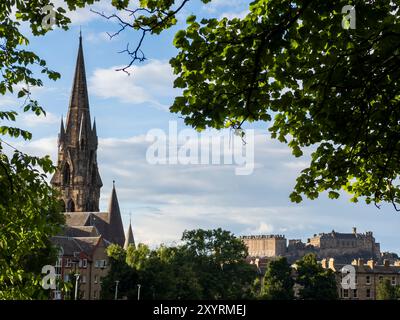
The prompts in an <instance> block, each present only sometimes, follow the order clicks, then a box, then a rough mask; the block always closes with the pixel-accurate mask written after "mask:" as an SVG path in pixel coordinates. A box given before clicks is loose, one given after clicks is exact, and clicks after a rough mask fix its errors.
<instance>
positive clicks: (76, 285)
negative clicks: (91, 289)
mask: <svg viewBox="0 0 400 320" xmlns="http://www.w3.org/2000/svg"><path fill="white" fill-rule="evenodd" d="M78 282H79V273H75V300H78Z"/></svg>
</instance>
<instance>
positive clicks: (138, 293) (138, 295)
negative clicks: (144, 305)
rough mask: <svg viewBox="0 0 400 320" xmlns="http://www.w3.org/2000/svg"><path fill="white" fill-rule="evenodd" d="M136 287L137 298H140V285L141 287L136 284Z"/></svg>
mask: <svg viewBox="0 0 400 320" xmlns="http://www.w3.org/2000/svg"><path fill="white" fill-rule="evenodd" d="M137 287H138V292H137V299H138V300H140V287H141V285H140V284H138V285H137Z"/></svg>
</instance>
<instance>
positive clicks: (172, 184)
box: [0, 0, 400, 252]
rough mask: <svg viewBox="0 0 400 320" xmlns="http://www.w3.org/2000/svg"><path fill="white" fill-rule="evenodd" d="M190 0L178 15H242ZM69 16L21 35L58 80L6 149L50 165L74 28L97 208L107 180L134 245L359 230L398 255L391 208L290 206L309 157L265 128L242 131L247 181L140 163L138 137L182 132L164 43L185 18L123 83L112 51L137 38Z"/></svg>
mask: <svg viewBox="0 0 400 320" xmlns="http://www.w3.org/2000/svg"><path fill="white" fill-rule="evenodd" d="M58 2H60V1H58ZM108 2H109V1H101V2H100V4H97V5H95V6H94V8H95V9H96V10H99V11H105V12H106V13H109V12H111V11H110V6H109V5H108V4H107V3H108ZM192 2H193V4H191V5H190V6H188V7H187V8H186V9H185V12H183V13H182V15H181V16H184V15H186V14H188V13H189V14H190V13H194V14H196V15H197V16H199V17H202V16H213V17H222V16H228V17H233V16H242V15H243V14H244V13H245V10H246V2H244V1H240V0H231V1H227V0H215V1H213V2H212V3H211V4H209V5H207V6H203V5H202V4H201V3H200V1H192ZM71 18H72V21H73V23H72V25H71V28H70V30H69V31H63V30H54V31H52V32H50V33H48V34H47V35H46V36H45V37H30V39H31V44H30V49H32V50H33V51H35V52H37V53H38V54H39V55H40V56H41V57H42V58H44V59H45V60H47V62H48V64H49V66H50V67H51V68H53V69H55V70H57V71H59V72H60V73H61V74H62V78H61V80H59V81H57V82H53V81H49V80H45V81H44V84H45V85H44V87H43V88H38V89H36V88H35V89H33V92H34V96H35V98H37V99H39V101H40V102H41V103H42V105H43V106H44V108H45V109H46V110H47V112H48V115H47V117H46V118H41V119H35V118H34V117H33V116H32V115H21V117H20V120H19V124H20V125H21V126H23V127H24V128H26V129H29V130H30V131H31V132H32V133H33V140H32V141H31V142H30V143H24V142H21V141H10V142H11V143H13V144H14V145H16V146H17V147H18V148H20V149H22V150H23V151H26V152H30V153H34V154H37V155H44V154H50V155H51V157H52V159H53V160H54V161H56V151H57V150H56V148H57V144H56V137H57V134H58V131H59V123H60V118H61V116H62V115H64V117H65V115H66V113H67V108H68V99H69V94H70V90H71V85H72V77H73V72H74V66H75V60H76V54H77V46H78V36H79V28H80V26H82V33H83V40H84V53H85V62H86V72H87V79H88V83H89V95H90V105H91V115H92V119H93V118H94V117H95V118H96V122H97V132H98V135H99V139H100V141H99V150H98V161H99V166H100V174H101V176H102V179H103V183H104V186H103V188H102V196H101V210H106V209H107V202H108V198H109V194H110V192H111V186H112V180H116V186H117V192H118V197H119V201H120V207H121V211H122V214H123V220H124V222H125V225H126V224H127V223H128V221H129V214H130V213H131V214H132V226H133V231H134V234H135V237H136V241H139V242H145V243H149V244H151V245H154V244H159V243H160V242H165V243H171V242H173V241H177V240H179V238H180V236H181V234H182V232H183V231H184V230H185V229H193V228H216V227H222V228H224V229H228V230H231V231H232V232H234V233H235V234H237V235H243V234H261V233H264V234H270V233H274V234H275V233H278V234H285V235H286V237H287V238H289V239H291V238H302V239H303V240H304V241H305V240H306V239H307V238H308V237H311V236H312V235H313V234H315V233H319V232H329V231H331V230H332V229H334V230H336V231H339V232H351V228H352V227H353V226H355V227H357V229H358V231H360V232H365V231H369V230H371V231H373V232H374V235H375V237H376V240H377V241H378V242H380V243H381V248H382V249H383V250H387V251H396V252H400V244H399V237H398V228H399V226H400V214H399V213H396V212H395V211H394V209H393V207H392V206H391V205H383V206H382V209H381V210H378V209H376V208H375V207H374V206H373V205H370V206H367V205H365V204H364V203H362V202H360V203H358V204H353V203H350V202H349V197H348V196H347V195H345V194H344V195H343V196H342V197H341V198H340V199H338V200H330V199H328V198H327V197H326V195H321V196H320V198H319V199H317V200H314V201H308V200H305V201H304V202H302V203H300V204H294V203H291V202H290V200H289V194H290V192H291V189H292V187H293V185H294V183H295V178H296V176H297V174H298V173H299V172H300V170H301V169H302V168H304V167H305V165H306V164H307V161H308V156H307V155H306V156H304V157H303V158H299V159H296V158H294V157H293V156H292V155H291V153H290V150H289V149H288V147H287V146H285V145H283V144H280V143H278V142H276V141H272V140H271V139H270V137H269V135H268V133H267V130H266V127H267V125H266V124H255V125H252V126H248V127H250V128H255V129H257V135H256V139H255V162H256V168H255V170H254V173H253V174H252V175H249V176H236V175H235V174H234V170H233V168H232V166H226V165H225V166H224V165H220V166H217V165H209V166H207V165H202V166H200V165H197V166H196V165H151V164H149V163H148V162H147V161H146V158H145V154H146V150H147V148H148V146H149V142H148V141H147V140H146V139H145V136H146V134H147V132H148V131H149V130H151V129H155V128H160V129H163V130H167V128H168V121H178V122H179V126H180V128H183V127H184V125H183V124H182V121H181V120H180V119H179V117H178V115H176V114H171V113H169V112H168V106H169V105H170V104H171V102H172V101H173V98H174V96H175V95H176V94H178V93H179V91H177V90H176V89H173V87H172V82H173V79H174V76H173V74H172V72H171V69H170V67H169V64H168V60H169V59H170V58H171V57H172V56H173V55H174V54H175V53H176V50H175V48H174V47H173V45H172V40H173V35H174V33H175V32H176V31H177V30H178V29H181V28H183V27H184V19H181V21H182V22H181V23H180V24H179V25H178V26H176V27H175V28H173V29H172V30H170V31H167V32H165V33H163V34H162V35H160V36H157V37H148V38H147V39H146V42H145V44H144V47H143V49H144V51H145V54H146V56H147V58H148V60H147V61H146V62H145V63H142V64H138V65H135V66H134V68H133V71H132V74H131V75H130V76H127V75H126V74H124V73H122V72H116V71H115V69H116V68H117V67H118V66H124V65H126V64H127V63H128V62H129V57H128V56H127V55H126V54H119V53H117V52H118V51H120V50H123V49H124V48H125V47H126V44H127V43H128V42H129V43H130V44H131V45H134V44H135V41H136V39H137V37H138V34H136V33H134V32H132V31H128V32H124V33H122V34H121V35H120V36H118V37H116V38H114V39H113V40H109V39H108V37H107V35H106V32H110V33H112V32H113V31H114V32H115V31H117V30H118V29H117V28H118V26H117V25H116V24H115V23H112V22H110V21H106V20H104V19H103V18H101V17H99V16H97V15H95V14H93V13H91V12H90V11H89V9H82V10H79V11H78V12H74V13H71ZM20 104H21V101H17V100H16V99H15V97H13V96H5V97H0V108H2V109H6V108H8V107H10V106H14V107H15V109H16V110H18V106H19V105H20Z"/></svg>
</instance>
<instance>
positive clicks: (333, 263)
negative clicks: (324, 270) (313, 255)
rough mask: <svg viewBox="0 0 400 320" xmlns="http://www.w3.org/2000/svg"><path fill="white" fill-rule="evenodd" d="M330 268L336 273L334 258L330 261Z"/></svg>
mask: <svg viewBox="0 0 400 320" xmlns="http://www.w3.org/2000/svg"><path fill="white" fill-rule="evenodd" d="M328 267H329V269H331V270H333V271H336V269H335V259H334V258H330V259H329V261H328Z"/></svg>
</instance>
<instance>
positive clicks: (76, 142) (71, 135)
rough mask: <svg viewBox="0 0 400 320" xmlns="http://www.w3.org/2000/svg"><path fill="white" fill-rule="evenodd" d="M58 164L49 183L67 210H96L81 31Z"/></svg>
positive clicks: (99, 184)
mask: <svg viewBox="0 0 400 320" xmlns="http://www.w3.org/2000/svg"><path fill="white" fill-rule="evenodd" d="M60 142H61V143H62V145H61V148H59V150H58V167H57V171H56V173H55V174H54V176H53V178H52V180H51V183H52V185H53V186H54V187H55V188H56V189H58V190H60V191H61V192H60V193H61V198H62V200H63V202H64V204H65V209H66V211H69V212H73V211H77V212H89V211H90V212H97V211H99V199H100V188H101V187H102V185H103V183H102V181H101V178H100V174H99V170H98V166H97V135H96V133H95V132H93V131H92V126H91V121H90V110H89V98H88V90H87V83H86V72H85V61H84V57H83V45H82V34H80V35H79V47H78V56H77V58H76V66H75V75H74V80H73V85H72V91H71V98H70V101H69V107H68V114H67V119H66V123H65V127H64V123H63V121H61V129H60V135H59V143H60Z"/></svg>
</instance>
